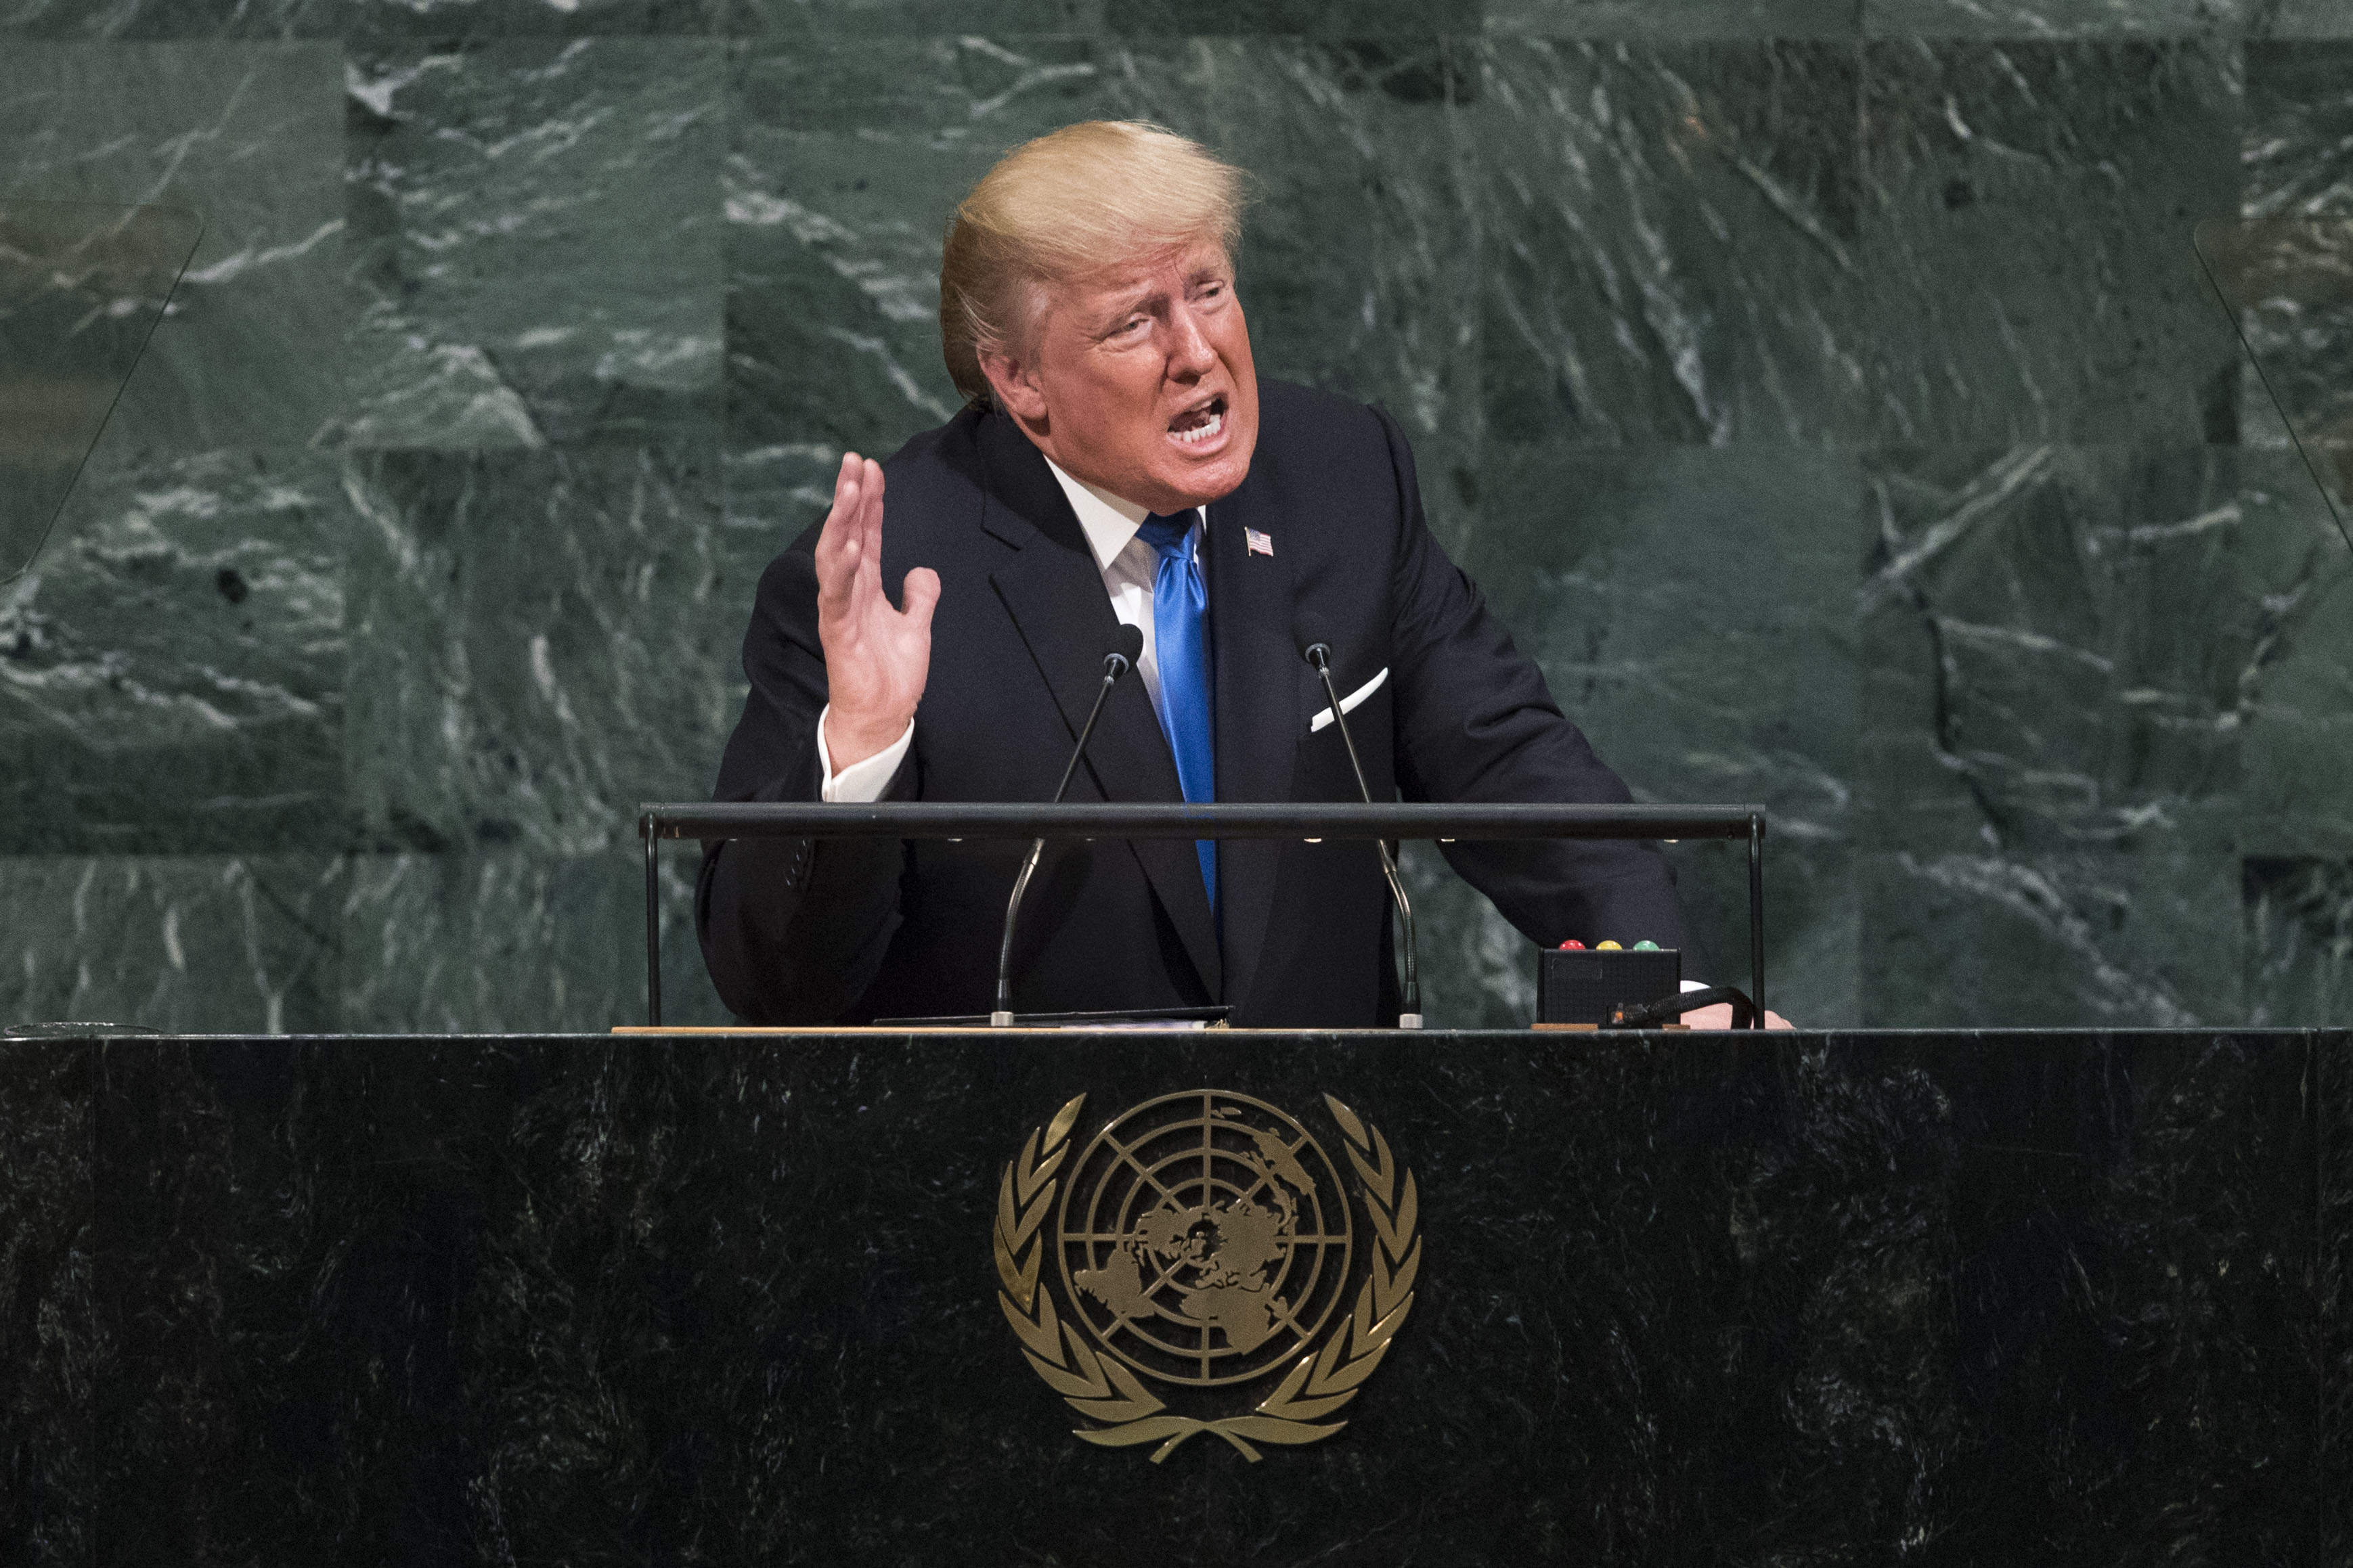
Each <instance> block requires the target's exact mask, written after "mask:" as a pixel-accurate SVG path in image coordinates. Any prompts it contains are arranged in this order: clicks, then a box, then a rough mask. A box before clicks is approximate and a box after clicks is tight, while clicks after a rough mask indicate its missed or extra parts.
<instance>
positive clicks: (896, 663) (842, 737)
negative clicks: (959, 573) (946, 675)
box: [817, 452, 940, 773]
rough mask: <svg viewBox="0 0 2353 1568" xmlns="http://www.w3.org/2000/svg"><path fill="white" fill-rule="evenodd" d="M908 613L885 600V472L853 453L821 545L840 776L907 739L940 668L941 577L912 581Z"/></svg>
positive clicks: (926, 571)
mask: <svg viewBox="0 0 2353 1568" xmlns="http://www.w3.org/2000/svg"><path fill="white" fill-rule="evenodd" d="M900 597H901V599H902V601H903V602H904V603H905V605H906V607H905V608H904V609H893V608H892V605H891V598H890V595H887V594H885V593H884V592H883V591H882V465H881V464H880V463H877V462H875V461H874V460H873V459H872V458H861V457H860V456H859V455H858V454H857V453H855V452H849V453H845V454H844V455H843V457H842V459H841V476H840V478H839V479H835V480H834V482H833V510H831V511H829V512H828V513H826V518H825V531H824V532H822V533H820V534H818V541H817V635H818V641H819V642H820V643H822V644H823V645H824V647H825V679H826V700H827V708H826V715H825V749H826V753H827V755H828V756H829V757H830V758H831V759H832V762H833V767H834V771H835V772H836V773H839V772H840V771H841V770H842V769H843V768H846V767H848V766H849V765H850V764H851V763H862V762H864V761H865V760H866V759H867V758H869V757H871V756H873V755H874V754H875V753H876V752H881V751H883V750H885V749H886V748H888V747H890V746H891V745H892V744H893V743H894V742H897V740H898V739H899V737H900V736H901V735H902V734H904V733H905V732H906V729H907V721H909V720H910V719H913V717H914V716H915V704H916V703H917V702H919V701H921V700H923V681H924V679H925V678H926V677H927V676H928V675H929V674H930V672H931V666H932V611H933V609H934V607H935V606H936V605H938V604H939V602H940V574H938V573H936V572H934V571H933V570H932V569H931V568H930V567H928V566H918V567H916V568H915V569H914V570H913V571H912V572H910V573H908V574H907V580H906V582H905V584H903V585H902V587H901V589H900Z"/></svg>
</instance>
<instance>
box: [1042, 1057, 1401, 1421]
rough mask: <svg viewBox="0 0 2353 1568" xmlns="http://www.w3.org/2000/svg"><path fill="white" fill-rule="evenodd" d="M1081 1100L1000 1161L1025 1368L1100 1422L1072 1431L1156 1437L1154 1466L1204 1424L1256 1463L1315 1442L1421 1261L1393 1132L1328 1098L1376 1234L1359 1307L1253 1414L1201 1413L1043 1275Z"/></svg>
mask: <svg viewBox="0 0 2353 1568" xmlns="http://www.w3.org/2000/svg"><path fill="white" fill-rule="evenodd" d="M1086 1099H1087V1097H1086V1096H1085V1095H1083V1094H1082V1095H1080V1096H1078V1097H1077V1098H1076V1099H1074V1100H1071V1102H1070V1103H1069V1104H1068V1105H1065V1106H1064V1107H1062V1109H1061V1110H1058V1111H1056V1112H1055V1113H1054V1117H1053V1120H1052V1121H1049V1122H1048V1123H1047V1124H1046V1126H1045V1127H1044V1129H1043V1130H1042V1133H1041V1131H1040V1130H1038V1129H1032V1130H1031V1131H1030V1133H1029V1139H1028V1141H1027V1142H1024V1143H1023V1144H1022V1146H1021V1153H1020V1155H1019V1157H1018V1158H1017V1159H1015V1160H1013V1161H1011V1162H1009V1163H1008V1164H1007V1165H1006V1167H1005V1176H1004V1179H1003V1180H1002V1181H1001V1182H1000V1183H999V1184H997V1225H996V1252H997V1278H998V1279H1000V1280H1001V1281H1002V1282H1003V1284H1004V1287H1005V1288H1004V1289H1002V1290H1000V1291H998V1292H997V1305H998V1306H999V1307H1000V1308H1002V1309H1003V1310H1004V1312H1005V1321H1007V1322H1008V1323H1010V1324H1011V1325H1012V1326H1013V1331H1014V1333H1015V1334H1016V1335H1018V1337H1019V1339H1020V1341H1021V1353H1022V1355H1023V1356H1024V1357H1025V1358H1026V1359H1027V1360H1028V1361H1029V1365H1030V1367H1031V1369H1032V1370H1033V1371H1035V1372H1036V1373H1038V1375H1039V1377H1040V1378H1042V1379H1044V1380H1045V1382H1046V1384H1047V1385H1048V1386H1049V1387H1050V1388H1051V1389H1053V1391H1054V1392H1055V1393H1057V1394H1060V1395H1061V1396H1062V1397H1063V1400H1064V1402H1065V1403H1067V1404H1068V1405H1070V1407H1071V1409H1073V1410H1075V1411H1077V1412H1078V1413H1079V1414H1080V1415H1083V1416H1085V1417H1086V1418H1087V1419H1089V1420H1091V1421H1097V1422H1101V1423H1103V1425H1102V1426H1096V1427H1079V1428H1076V1429H1075V1435H1076V1436H1079V1437H1081V1438H1082V1439H1083V1440H1085V1441H1086V1442H1089V1443H1093V1444H1096V1445H1098V1446H1100V1447H1106V1448H1127V1447H1137V1446H1139V1445H1141V1444H1145V1443H1158V1444H1159V1445H1160V1447H1158V1448H1156V1449H1155V1450H1154V1452H1153V1455H1152V1462H1153V1463H1154V1464H1155V1465H1156V1464H1158V1463H1160V1462H1161V1461H1162V1460H1163V1459H1166V1458H1167V1457H1168V1456H1169V1455H1170V1454H1173V1453H1175V1452H1176V1448H1177V1447H1178V1445H1180V1444H1182V1443H1183V1442H1184V1441H1185V1440H1186V1439H1187V1438H1188V1437H1192V1436H1198V1435H1199V1434H1201V1433H1204V1432H1206V1433H1208V1434H1210V1435H1211V1436H1217V1437H1221V1438H1223V1439H1224V1440H1225V1441H1226V1442H1228V1443H1229V1444H1231V1445H1232V1446H1233V1447H1234V1448H1235V1450H1236V1451H1237V1452H1239V1453H1240V1455H1241V1456H1242V1458H1245V1459H1248V1460H1250V1462H1251V1463H1253V1464H1255V1463H1257V1462H1258V1460H1259V1459H1261V1458H1263V1456H1262V1455H1261V1454H1260V1452H1259V1451H1258V1449H1257V1448H1256V1447H1253V1445H1254V1444H1259V1443H1277V1444H1299V1443H1315V1442H1321V1441H1322V1440H1323V1439H1324V1438H1326V1437H1329V1436H1332V1435H1333V1434H1334V1433H1335V1432H1337V1431H1339V1430H1340V1428H1342V1427H1343V1426H1346V1425H1347V1422H1345V1421H1328V1420H1325V1419H1324V1417H1326V1416H1328V1415H1331V1414H1332V1413H1333V1412H1335V1411H1336V1410H1338V1409H1339V1408H1340V1407H1341V1406H1343V1405H1346V1404H1347V1403H1348V1402H1349V1401H1350V1400H1352V1399H1354V1398H1356V1394H1357V1392H1358V1389H1359V1387H1360V1386H1361V1385H1362V1384H1363V1383H1364V1381H1365V1380H1366V1378H1368V1377H1370V1376H1371V1375H1372V1374H1373V1371H1374V1369H1375V1368H1377V1367H1378V1366H1379V1365H1380V1364H1381V1360H1382V1358H1383V1357H1385V1356H1386V1355H1388V1349H1389V1342H1391V1341H1392V1340H1393V1339H1395V1338H1396V1337H1397V1331H1398V1329H1399V1328H1400V1327H1402V1326H1403V1324H1404V1322H1405V1319H1406V1314H1407V1313H1408V1312H1409V1311H1411V1310H1413V1282H1414V1279H1415V1276H1416V1275H1418V1274H1419V1272H1420V1269H1421V1242H1420V1238H1419V1236H1418V1234H1417V1232H1418V1229H1419V1225H1420V1199H1419V1195H1418V1194H1417V1193H1416V1192H1415V1190H1414V1183H1413V1173H1412V1172H1411V1171H1406V1172H1403V1173H1402V1175H1403V1178H1404V1180H1403V1184H1402V1188H1400V1185H1399V1181H1398V1177H1399V1174H1400V1173H1399V1170H1398V1164H1397V1162H1396V1160H1395V1159H1393V1158H1392V1157H1391V1156H1390V1153H1389V1146H1388V1140H1387V1139H1386V1138H1383V1137H1382V1136H1381V1133H1380V1130H1379V1129H1378V1128H1377V1127H1367V1126H1366V1124H1365V1123H1364V1121H1361V1120H1360V1119H1359V1118H1358V1117H1357V1115H1356V1112H1355V1111H1353V1110H1349V1109H1348V1108H1347V1107H1346V1106H1345V1105H1343V1104H1342V1103H1341V1102H1340V1101H1339V1100H1335V1099H1334V1098H1333V1097H1332V1096H1330V1095H1328V1094H1327V1095H1325V1096H1324V1105H1325V1106H1326V1107H1327V1108H1328V1109H1329V1110H1331V1112H1332V1120H1333V1121H1335V1122H1337V1123H1338V1124H1339V1127H1340V1131H1341V1132H1342V1133H1343V1134H1344V1135H1345V1138H1346V1140H1347V1144H1346V1147H1347V1151H1348V1162H1349V1163H1350V1164H1352V1165H1354V1166H1355V1167H1356V1174H1357V1175H1358V1176H1359V1177H1361V1178H1362V1179H1363V1181H1364V1189H1363V1190H1364V1199H1365V1208H1366V1213H1367V1214H1368V1215H1370V1216H1371V1218H1372V1222H1373V1233H1374V1237H1375V1244H1374V1245H1373V1246H1372V1247H1367V1248H1366V1255H1367V1257H1368V1258H1369V1260H1370V1262H1371V1264H1372V1268H1371V1270H1370V1273H1369V1275H1368V1277H1367V1278H1366V1280H1365V1283H1364V1287H1363V1289H1360V1290H1359V1291H1358V1292H1357V1293H1356V1310H1355V1312H1354V1313H1352V1314H1351V1315H1350V1316H1348V1317H1347V1318H1345V1319H1344V1320H1342V1321H1341V1323H1340V1325H1339V1327H1337V1328H1336V1329H1335V1330H1334V1331H1332V1336H1331V1338H1330V1339H1329V1340H1327V1341H1326V1342H1324V1348H1323V1349H1322V1350H1321V1351H1314V1350H1311V1351H1309V1352H1307V1353H1306V1354H1304V1355H1303V1356H1301V1357H1300V1358H1299V1360H1298V1361H1297V1363H1294V1364H1293V1367H1292V1369H1291V1371H1290V1372H1289V1373H1286V1374H1285V1375H1284V1377H1283V1379H1282V1384H1280V1385H1279V1386H1277V1387H1276V1389H1275V1391H1274V1392H1273V1393H1272V1394H1269V1395H1267V1397H1266V1398H1264V1399H1262V1400H1261V1401H1260V1402H1259V1405H1258V1407H1257V1409H1256V1410H1255V1411H1254V1412H1252V1413H1251V1414H1250V1415H1229V1416H1226V1417H1223V1418H1222V1419H1219V1420H1215V1421H1201V1420H1197V1419H1195V1418H1194V1417H1192V1416H1189V1415H1177V1414H1176V1413H1174V1412H1172V1411H1170V1410H1169V1409H1168V1408H1167V1406H1166V1405H1164V1404H1163V1403H1162V1402H1161V1401H1160V1400H1159V1399H1158V1398H1156V1397H1155V1395H1154V1394H1152V1392H1151V1391H1150V1390H1149V1389H1147V1388H1145V1386H1144V1382H1143V1380H1142V1379H1141V1378H1139V1377H1137V1376H1136V1375H1135V1373H1133V1372H1131V1371H1130V1370H1129V1369H1128V1368H1127V1367H1125V1366H1124V1365H1123V1364H1121V1363H1120V1362H1119V1361H1118V1359H1117V1358H1115V1357H1113V1356H1109V1355H1104V1354H1102V1353H1100V1352H1096V1351H1095V1350H1093V1349H1092V1348H1091V1347H1090V1346H1089V1345H1088V1344H1087V1342H1086V1341H1085V1340H1084V1339H1083V1338H1082V1337H1081V1335H1080V1332H1079V1330H1078V1328H1077V1327H1076V1326H1075V1325H1073V1324H1071V1323H1067V1322H1064V1321H1062V1320H1061V1318H1060V1316H1059V1315H1058V1314H1057V1313H1056V1312H1055V1310H1054V1294H1053V1290H1052V1289H1051V1288H1050V1287H1048V1286H1046V1285H1044V1284H1043V1283H1042V1282H1041V1280H1040V1279H1039V1268H1040V1265H1041V1264H1042V1262H1043V1261H1044V1259H1045V1256H1046V1252H1047V1248H1046V1246H1045V1242H1044V1238H1043V1237H1040V1236H1039V1228H1040V1227H1041V1226H1043V1224H1044V1222H1045V1218H1046V1215H1047V1214H1048V1213H1049V1212H1050V1210H1051V1208H1052V1206H1053V1202H1054V1194H1055V1192H1056V1190H1057V1189H1058V1187H1059V1186H1060V1181H1059V1179H1058V1178H1057V1175H1056V1173H1057V1172H1059V1171H1060V1169H1061V1166H1062V1162H1063V1161H1064V1159H1065V1158H1067V1157H1068V1155H1069V1154H1070V1152H1071V1145H1070V1137H1071V1128H1072V1127H1073V1126H1075V1125H1076V1124H1077V1122H1078V1120H1079V1109H1080V1107H1082V1105H1084V1104H1085V1103H1086Z"/></svg>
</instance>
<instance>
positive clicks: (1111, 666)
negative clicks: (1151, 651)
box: [1103, 621, 1144, 680]
mask: <svg viewBox="0 0 2353 1568" xmlns="http://www.w3.org/2000/svg"><path fill="white" fill-rule="evenodd" d="M1112 641H1113V644H1114V645H1115V646H1114V647H1113V649H1112V651H1111V652H1110V653H1108V654H1105V655H1104V656H1103V676H1104V678H1105V679H1110V680H1117V679H1119V678H1120V677H1121V676H1123V675H1125V674H1126V673H1127V672H1128V671H1129V670H1131V669H1133V668H1135V661H1136V660H1137V659H1139V658H1143V657H1144V628H1143V627H1142V626H1130V625H1129V624H1127V623H1126V622H1124V621H1123V622H1121V623H1120V627H1119V635H1118V636H1117V637H1113V639H1112Z"/></svg>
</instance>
